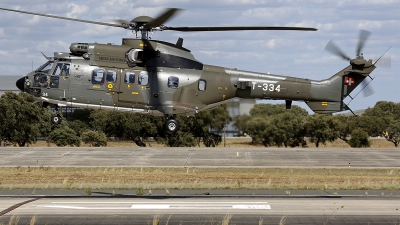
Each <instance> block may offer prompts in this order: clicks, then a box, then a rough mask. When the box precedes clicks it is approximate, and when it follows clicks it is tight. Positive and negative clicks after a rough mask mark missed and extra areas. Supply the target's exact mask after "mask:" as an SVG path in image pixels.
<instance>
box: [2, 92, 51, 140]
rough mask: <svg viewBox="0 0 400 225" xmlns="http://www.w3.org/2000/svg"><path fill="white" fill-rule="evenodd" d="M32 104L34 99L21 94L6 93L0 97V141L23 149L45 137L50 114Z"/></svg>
mask: <svg viewBox="0 0 400 225" xmlns="http://www.w3.org/2000/svg"><path fill="white" fill-rule="evenodd" d="M34 102H35V98H34V97H32V96H30V95H28V94H26V93H23V92H20V93H19V94H15V93H12V92H6V93H5V94H3V95H2V96H1V97H0V140H3V139H4V140H6V141H7V142H10V143H12V144H14V145H18V146H20V147H23V146H25V145H26V144H32V143H35V142H36V141H37V138H38V137H40V136H43V135H47V132H49V131H50V129H51V124H50V117H51V113H50V111H49V110H48V109H46V108H42V104H40V103H34Z"/></svg>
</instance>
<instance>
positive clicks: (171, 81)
mask: <svg viewBox="0 0 400 225" xmlns="http://www.w3.org/2000/svg"><path fill="white" fill-rule="evenodd" d="M178 86H179V78H178V77H168V87H169V88H175V89H176V88H178Z"/></svg>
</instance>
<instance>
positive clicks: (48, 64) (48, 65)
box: [36, 61, 54, 73]
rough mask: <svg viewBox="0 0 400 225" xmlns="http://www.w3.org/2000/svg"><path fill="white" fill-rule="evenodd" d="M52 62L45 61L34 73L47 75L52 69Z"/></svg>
mask: <svg viewBox="0 0 400 225" xmlns="http://www.w3.org/2000/svg"><path fill="white" fill-rule="evenodd" d="M53 65H54V61H47V62H46V63H45V64H43V65H41V66H40V67H39V68H38V69H37V70H36V72H43V73H49V71H50V70H51V68H53Z"/></svg>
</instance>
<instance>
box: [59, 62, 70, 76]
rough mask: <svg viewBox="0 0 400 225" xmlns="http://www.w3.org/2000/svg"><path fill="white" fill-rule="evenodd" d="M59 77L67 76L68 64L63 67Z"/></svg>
mask: <svg viewBox="0 0 400 225" xmlns="http://www.w3.org/2000/svg"><path fill="white" fill-rule="evenodd" d="M60 75H61V76H64V77H67V76H69V64H68V63H66V64H64V65H63V67H62V69H61V73H60Z"/></svg>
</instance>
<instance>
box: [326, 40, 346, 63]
mask: <svg viewBox="0 0 400 225" xmlns="http://www.w3.org/2000/svg"><path fill="white" fill-rule="evenodd" d="M325 50H326V51H328V52H330V53H333V54H334V55H336V56H339V57H341V58H343V59H346V60H349V61H350V60H351V58H350V57H348V56H347V55H345V54H344V53H343V52H342V50H340V48H339V47H338V46H337V45H336V44H335V42H333V41H332V40H330V41H329V42H328V44H327V45H326V47H325Z"/></svg>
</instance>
